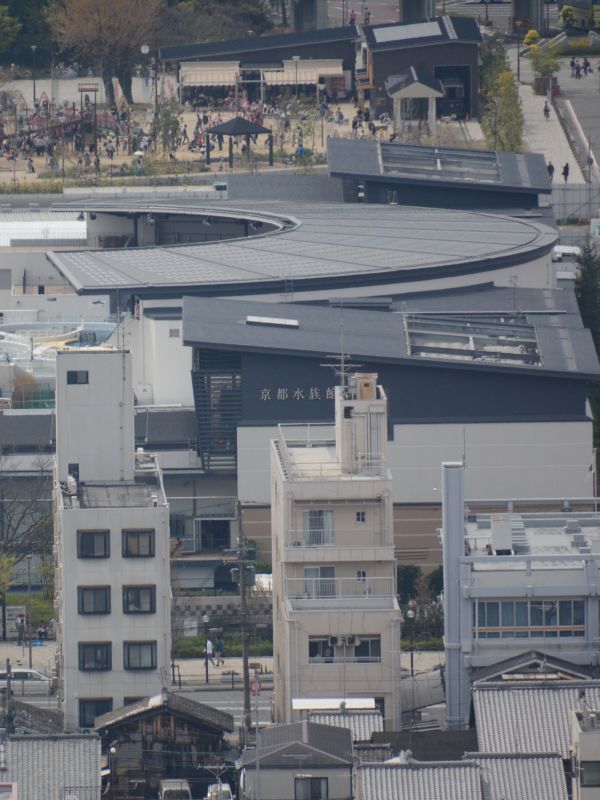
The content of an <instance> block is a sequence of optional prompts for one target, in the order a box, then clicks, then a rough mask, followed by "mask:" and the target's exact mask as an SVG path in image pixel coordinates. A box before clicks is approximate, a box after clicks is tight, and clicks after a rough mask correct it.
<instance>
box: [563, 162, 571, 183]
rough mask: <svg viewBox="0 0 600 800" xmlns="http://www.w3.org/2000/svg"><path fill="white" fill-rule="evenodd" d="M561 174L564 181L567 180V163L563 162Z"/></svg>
mask: <svg viewBox="0 0 600 800" xmlns="http://www.w3.org/2000/svg"><path fill="white" fill-rule="evenodd" d="M562 176H563V178H564V179H565V183H566V182H567V181H568V180H569V165H568V164H565V165H564V167H563V168H562Z"/></svg>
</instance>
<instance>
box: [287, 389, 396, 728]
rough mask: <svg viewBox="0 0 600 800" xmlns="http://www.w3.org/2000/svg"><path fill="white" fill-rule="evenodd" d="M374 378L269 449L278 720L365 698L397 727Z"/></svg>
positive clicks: (387, 517) (381, 424)
mask: <svg viewBox="0 0 600 800" xmlns="http://www.w3.org/2000/svg"><path fill="white" fill-rule="evenodd" d="M376 377H377V376H376V375H372V374H369V375H355V376H353V377H352V378H351V379H350V382H349V384H348V386H345V387H343V388H342V387H337V388H336V390H335V392H336V396H335V404H336V424H335V429H334V428H333V426H327V425H325V426H318V425H317V426H310V425H306V426H305V425H291V426H284V425H282V426H280V429H279V431H280V435H279V437H278V439H277V440H276V441H274V442H273V443H272V499H271V508H272V532H273V534H272V535H273V545H272V546H273V616H274V619H273V641H274V656H275V666H274V673H275V676H274V679H275V714H276V719H277V721H280V722H289V721H292V719H293V712H292V701H293V700H294V699H295V698H338V700H337V703H341V702H343V700H344V699H346V698H351V697H373V698H375V701H376V703H377V704H378V706H379V707H380V708H381V709H382V711H383V714H384V717H385V719H386V720H387V722H388V724H389V725H390V726H392V725H395V726H398V725H399V724H400V718H401V709H400V702H399V683H400V611H399V607H398V603H397V599H396V577H395V571H396V567H395V559H394V546H393V536H392V499H391V476H390V473H389V470H388V468H387V466H386V463H385V442H386V411H387V401H386V396H385V393H384V392H383V389H382V388H381V387H380V386H377V384H376Z"/></svg>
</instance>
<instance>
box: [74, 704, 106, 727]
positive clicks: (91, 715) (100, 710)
mask: <svg viewBox="0 0 600 800" xmlns="http://www.w3.org/2000/svg"><path fill="white" fill-rule="evenodd" d="M112 707H113V701H112V697H102V698H97V699H83V700H80V701H79V727H80V728H93V727H94V721H95V719H96V717H99V716H100V715H101V714H106V713H108V712H109V711H112Z"/></svg>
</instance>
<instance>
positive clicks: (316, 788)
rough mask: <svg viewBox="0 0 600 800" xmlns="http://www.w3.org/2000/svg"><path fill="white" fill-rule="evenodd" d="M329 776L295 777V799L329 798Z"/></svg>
mask: <svg viewBox="0 0 600 800" xmlns="http://www.w3.org/2000/svg"><path fill="white" fill-rule="evenodd" d="M328 798H329V787H328V783H327V778H295V779H294V800H328Z"/></svg>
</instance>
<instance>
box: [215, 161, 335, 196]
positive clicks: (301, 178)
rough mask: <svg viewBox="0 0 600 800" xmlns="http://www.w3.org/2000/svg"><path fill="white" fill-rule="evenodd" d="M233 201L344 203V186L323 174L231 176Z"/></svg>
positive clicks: (284, 173) (228, 181) (228, 184)
mask: <svg viewBox="0 0 600 800" xmlns="http://www.w3.org/2000/svg"><path fill="white" fill-rule="evenodd" d="M227 197H228V198H229V199H230V200H286V201H289V202H305V203H311V202H312V203H319V202H320V203H329V202H333V203H341V202H343V199H344V198H343V191H342V186H341V182H340V181H338V180H336V179H335V178H330V177H329V175H326V174H324V173H315V174H312V175H298V174H296V171H295V170H293V169H290V170H289V171H288V172H273V173H267V172H260V173H256V174H255V175H228V176H227Z"/></svg>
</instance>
